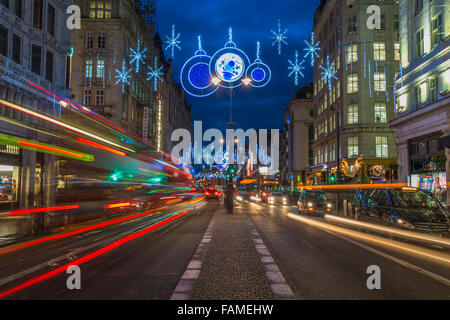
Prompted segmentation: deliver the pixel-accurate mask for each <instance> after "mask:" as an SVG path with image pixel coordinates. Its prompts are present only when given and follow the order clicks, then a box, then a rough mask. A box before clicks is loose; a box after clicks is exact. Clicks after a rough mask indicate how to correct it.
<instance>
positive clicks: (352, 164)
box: [307, 0, 400, 183]
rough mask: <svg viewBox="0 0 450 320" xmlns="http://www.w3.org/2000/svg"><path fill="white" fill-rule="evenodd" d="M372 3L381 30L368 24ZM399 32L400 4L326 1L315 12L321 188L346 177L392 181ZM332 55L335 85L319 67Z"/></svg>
mask: <svg viewBox="0 0 450 320" xmlns="http://www.w3.org/2000/svg"><path fill="white" fill-rule="evenodd" d="M374 4H376V5H377V6H378V7H379V8H380V10H381V16H380V20H379V21H380V25H379V26H376V28H378V27H380V29H372V28H371V26H370V28H369V26H368V24H367V20H368V19H369V17H370V16H371V14H370V13H367V8H368V7H369V6H370V5H374ZM398 29H399V15H398V1H395V0H386V1H378V2H374V1H369V0H342V1H340V0H339V1H338V0H322V1H321V3H320V6H319V7H318V9H317V10H316V12H315V14H314V29H313V32H314V35H315V39H314V40H315V41H320V52H319V55H320V57H319V58H317V59H316V60H315V64H314V110H315V112H314V116H315V119H314V141H315V142H314V146H313V149H314V165H315V166H314V172H315V175H316V176H315V182H316V183H330V182H334V181H336V180H337V179H339V178H340V177H342V181H341V182H350V181H363V180H365V181H368V180H369V179H370V180H373V181H384V180H385V179H386V178H388V174H386V173H387V172H389V170H388V167H389V164H390V163H392V162H393V161H395V159H396V157H397V150H396V145H395V129H394V128H391V127H389V125H388V123H389V121H391V120H392V119H393V118H394V117H395V114H394V103H393V100H394V99H393V95H394V92H393V78H394V76H395V74H396V73H397V72H398V70H399V63H400V61H399V60H400V55H399V38H398ZM327 58H328V59H329V63H330V65H332V64H333V63H334V68H335V70H337V74H336V78H337V79H332V80H331V81H330V82H331V83H329V82H328V79H327V78H325V79H324V80H322V79H323V69H321V68H320V66H322V67H324V68H327V64H328V61H327ZM307 63H308V60H307ZM357 159H358V160H357ZM361 161H362V163H363V165H361ZM338 165H339V167H340V168H341V170H340V171H339V172H338V171H337V168H338ZM338 173H340V175H339V174H338Z"/></svg>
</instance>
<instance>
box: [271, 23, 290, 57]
mask: <svg viewBox="0 0 450 320" xmlns="http://www.w3.org/2000/svg"><path fill="white" fill-rule="evenodd" d="M270 32H272V33H273V36H272V39H274V40H275V41H274V42H273V43H272V46H274V45H275V44H278V54H279V55H281V46H282V44H283V43H284V44H286V45H287V44H288V43H287V42H286V39H287V36H286V33H287V29H285V30H284V32H281V21H280V20H278V32H275V31H273V30H270Z"/></svg>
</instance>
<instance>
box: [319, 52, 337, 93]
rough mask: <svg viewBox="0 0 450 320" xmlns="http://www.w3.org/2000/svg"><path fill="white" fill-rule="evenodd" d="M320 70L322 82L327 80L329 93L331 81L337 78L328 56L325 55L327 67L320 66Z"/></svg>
mask: <svg viewBox="0 0 450 320" xmlns="http://www.w3.org/2000/svg"><path fill="white" fill-rule="evenodd" d="M320 69H322V80H325V79H327V82H328V90H329V91H331V80H332V79H335V80H337V79H338V78H337V77H336V73H337V70H336V69H335V68H334V62H333V63H331V64H330V56H329V55H327V67H326V68H324V67H323V66H320Z"/></svg>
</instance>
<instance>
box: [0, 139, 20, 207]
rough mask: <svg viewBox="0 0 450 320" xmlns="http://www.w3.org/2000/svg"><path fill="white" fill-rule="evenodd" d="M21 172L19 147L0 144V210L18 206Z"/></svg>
mask: <svg viewBox="0 0 450 320" xmlns="http://www.w3.org/2000/svg"><path fill="white" fill-rule="evenodd" d="M20 174H21V157H20V149H19V148H17V147H13V146H6V145H0V210H1V211H4V210H9V209H12V208H16V207H18V201H19V199H18V198H19V197H18V190H20V189H19V182H20Z"/></svg>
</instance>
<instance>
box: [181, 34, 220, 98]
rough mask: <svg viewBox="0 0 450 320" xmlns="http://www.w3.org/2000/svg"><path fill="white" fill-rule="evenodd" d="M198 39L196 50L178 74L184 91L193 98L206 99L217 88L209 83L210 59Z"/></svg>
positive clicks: (199, 38)
mask: <svg viewBox="0 0 450 320" xmlns="http://www.w3.org/2000/svg"><path fill="white" fill-rule="evenodd" d="M197 39H198V50H197V51H196V52H195V53H194V56H193V57H191V58H190V59H189V60H187V61H186V63H185V64H184V66H183V68H182V69H181V73H180V80H181V85H182V86H183V89H184V91H186V92H187V93H188V94H190V95H191V96H194V97H206V96H209V95H210V94H212V93H214V92H216V90H217V89H218V87H217V86H213V85H212V83H211V78H212V77H211V73H210V70H209V69H210V63H211V57H210V56H208V55H207V54H206V51H205V50H203V48H202V38H201V37H200V36H198V37H197Z"/></svg>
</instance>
